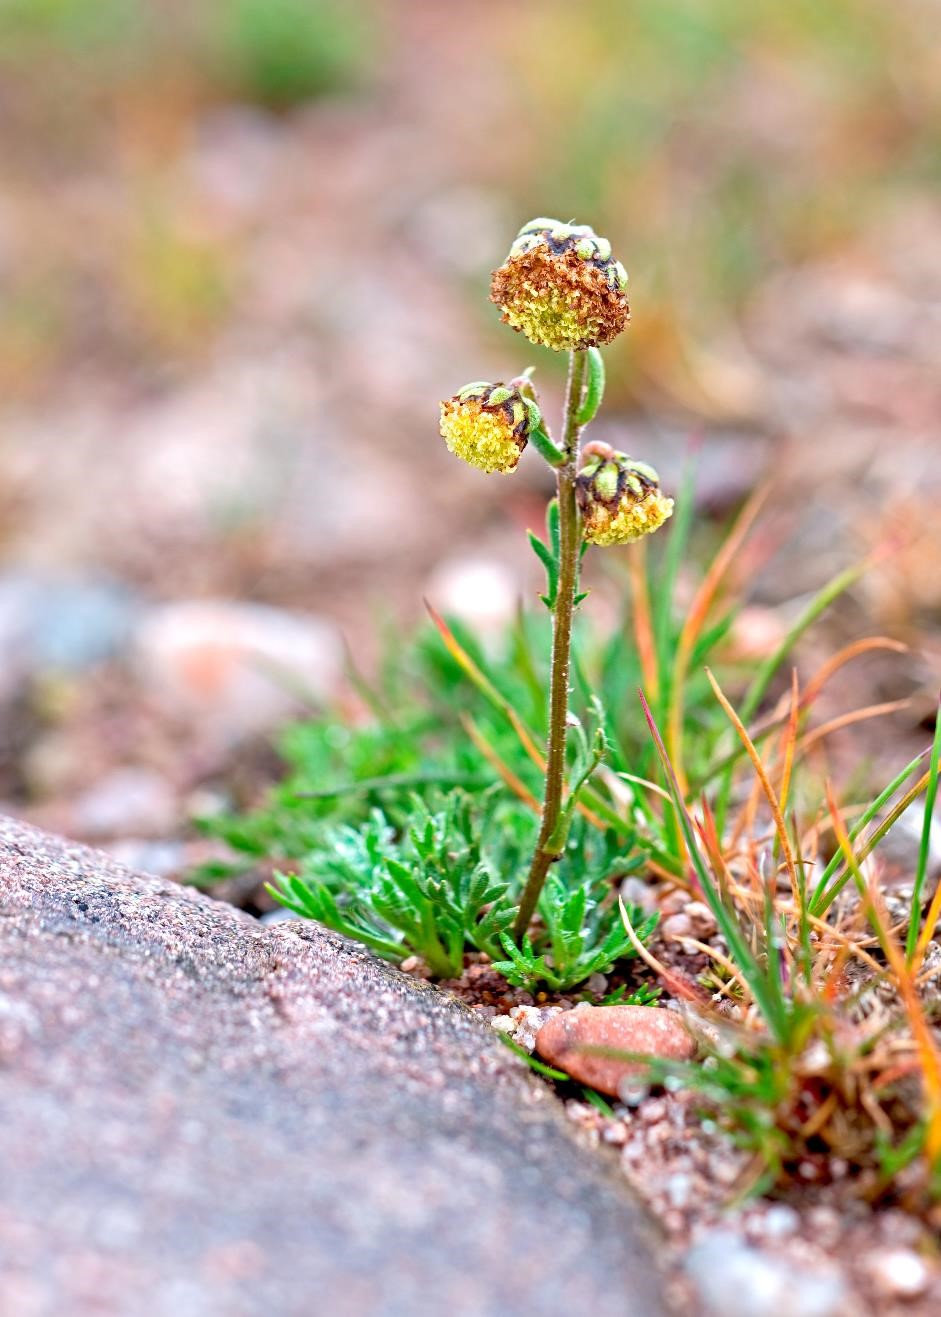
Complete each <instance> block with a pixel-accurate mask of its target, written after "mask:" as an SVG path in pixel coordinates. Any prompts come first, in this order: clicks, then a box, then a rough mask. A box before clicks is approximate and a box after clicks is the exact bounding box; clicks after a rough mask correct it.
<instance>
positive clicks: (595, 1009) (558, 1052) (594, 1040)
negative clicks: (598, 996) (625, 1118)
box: [536, 1005, 696, 1101]
mask: <svg viewBox="0 0 941 1317" xmlns="http://www.w3.org/2000/svg"><path fill="white" fill-rule="evenodd" d="M592 1047H598V1048H601V1047H604V1048H613V1049H616V1050H618V1051H622V1052H636V1053H640V1054H642V1055H644V1056H655V1057H665V1058H668V1059H671V1060H689V1059H691V1058H692V1057H693V1056H695V1054H696V1044H695V1042H694V1041H693V1039H692V1038H691V1037H690V1035H689V1034H688V1033H687V1031H686V1029H685V1027H684V1025H683V1023H682V1021H681V1020H680V1018H679V1016H678V1015H676V1014H675V1013H674V1012H673V1011H668V1010H664V1009H662V1008H659V1007H654V1006H587V1005H585V1006H582V1007H580V1008H579V1009H578V1010H574V1011H563V1012H561V1013H560V1014H558V1015H555V1016H553V1018H552V1019H550V1020H547V1021H546V1023H545V1024H544V1025H543V1026H542V1028H541V1029H540V1030H539V1032H538V1033H537V1034H536V1051H537V1052H538V1053H539V1055H540V1056H541V1057H542V1058H543V1059H544V1060H546V1061H548V1062H549V1064H550V1065H555V1066H558V1067H559V1068H560V1069H561V1070H564V1071H565V1072H566V1073H567V1074H569V1075H571V1076H572V1078H573V1079H577V1080H578V1081H579V1082H580V1083H582V1084H589V1085H590V1086H591V1087H592V1088H596V1089H597V1090H598V1092H599V1093H606V1094H608V1095H609V1096H610V1097H620V1098H621V1099H622V1101H626V1100H628V1099H627V1098H626V1097H625V1094H624V1091H623V1087H622V1085H623V1083H624V1081H625V1080H627V1081H628V1082H630V1081H631V1080H632V1079H635V1078H637V1077H638V1076H642V1075H643V1072H644V1066H643V1064H642V1063H638V1062H636V1061H622V1060H619V1059H617V1058H615V1057H610V1056H594V1055H591V1054H590V1053H588V1052H587V1051H586V1050H584V1049H587V1048H592Z"/></svg>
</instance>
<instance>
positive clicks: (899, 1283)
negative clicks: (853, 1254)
mask: <svg viewBox="0 0 941 1317" xmlns="http://www.w3.org/2000/svg"><path fill="white" fill-rule="evenodd" d="M869 1272H870V1275H871V1276H872V1279H873V1283H874V1284H875V1285H876V1286H877V1288H878V1289H879V1291H880V1293H882V1294H884V1295H885V1296H886V1297H892V1298H896V1299H915V1298H917V1297H918V1295H919V1294H924V1292H925V1290H926V1289H927V1288H928V1282H929V1280H930V1279H931V1273H930V1271H929V1270H928V1265H927V1263H926V1262H925V1261H924V1259H923V1258H920V1257H919V1256H918V1254H917V1253H913V1252H912V1251H911V1250H910V1249H907V1248H893V1249H884V1250H882V1251H881V1252H878V1253H874V1254H873V1256H872V1257H871V1258H870V1259H869Z"/></svg>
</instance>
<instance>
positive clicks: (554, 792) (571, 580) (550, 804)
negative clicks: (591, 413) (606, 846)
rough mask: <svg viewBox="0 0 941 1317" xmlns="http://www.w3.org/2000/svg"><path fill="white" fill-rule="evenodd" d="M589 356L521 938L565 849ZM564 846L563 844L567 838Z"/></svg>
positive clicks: (573, 380) (572, 454) (519, 921)
mask: <svg viewBox="0 0 941 1317" xmlns="http://www.w3.org/2000/svg"><path fill="white" fill-rule="evenodd" d="M585 365H586V356H585V353H584V352H573V353H572V354H571V358H570V361H569V378H568V388H567V390H566V395H565V415H564V419H563V427H562V450H563V454H564V458H565V461H564V463H563V465H562V466H560V467H558V468H557V470H556V481H557V486H558V497H559V587H558V593H557V597H556V603H555V610H554V612H553V615H552V667H551V672H550V678H549V736H548V742H547V748H546V786H545V795H544V797H543V805H542V823H541V825H540V828H539V837H538V839H537V841H536V849H535V851H534V853H533V859H532V864H531V865H530V868H529V877H528V878H527V879H526V886H525V888H524V889H523V896H522V900H521V901H520V908H519V911H518V913H517V916H516V920H515V922H514V924H513V936H514V937H515V938H516V940H517V942H519V941H520V940H521V939H522V937H523V935H524V934H525V933H526V930H527V929H528V928H529V921H530V920H531V919H532V917H533V911H534V910H535V909H536V902H537V901H538V900H539V893H540V892H541V891H542V888H543V884H544V883H545V881H546V875H547V874H548V872H549V868H550V866H551V865H552V864H553V863H554V862H555V861H556V860H558V859H559V856H560V855H561V849H559V848H556V847H553V846H551V845H550V844H549V843H550V840H551V838H552V836H553V833H554V832H555V831H556V825H557V823H558V821H559V815H560V813H561V811H562V803H563V793H564V786H565V738H566V732H567V730H568V708H569V670H570V667H571V654H572V617H573V614H574V612H575V592H576V589H577V586H578V559H579V525H578V504H577V503H576V501H575V476H576V473H577V471H578V440H579V436H580V434H581V429H582V427H581V424H580V422H579V419H578V416H579V412H580V410H581V406H582V394H583V392H584V387H585ZM563 845H564V843H563Z"/></svg>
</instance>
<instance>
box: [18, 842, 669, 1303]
mask: <svg viewBox="0 0 941 1317" xmlns="http://www.w3.org/2000/svg"><path fill="white" fill-rule="evenodd" d="M0 1048H2V1062H0V1130H2V1134H0V1221H2V1223H3V1228H2V1230H0V1311H3V1312H10V1313H14V1312H15V1313H22V1314H27V1313H35V1314H44V1313H68V1314H69V1315H70V1317H91V1315H92V1314H104V1313H126V1312H135V1313H139V1314H141V1317H218V1314H222V1313H225V1314H230V1313H231V1314H233V1317H256V1314H257V1317H270V1314H273V1313H278V1314H285V1317H289V1315H290V1314H299V1313H308V1312H311V1311H314V1310H316V1311H319V1312H325V1313H327V1312H336V1313H343V1314H344V1317H400V1315H401V1314H405V1313H409V1314H414V1315H415V1317H435V1315H436V1314H439V1313H443V1312H447V1313H449V1314H452V1315H453V1317H505V1314H507V1313H511V1312H526V1313H528V1314H531V1315H532V1317H571V1314H572V1313H576V1312H590V1313H592V1315H593V1317H661V1315H662V1314H663V1312H664V1306H663V1304H662V1302H661V1297H660V1284H659V1281H658V1279H657V1273H656V1267H655V1264H654V1260H653V1255H652V1252H651V1245H650V1243H649V1242H648V1241H647V1238H646V1234H645V1227H644V1224H643V1218H642V1217H641V1215H640V1213H639V1209H638V1208H637V1207H636V1205H635V1203H634V1200H633V1199H632V1198H631V1197H630V1195H629V1192H628V1190H627V1188H626V1186H625V1184H624V1183H623V1181H622V1180H621V1178H620V1176H619V1175H618V1173H617V1170H616V1168H615V1167H614V1166H613V1165H611V1164H609V1162H608V1161H607V1159H604V1160H602V1159H600V1157H599V1158H596V1155H595V1154H594V1153H593V1152H591V1151H590V1150H589V1149H587V1148H585V1147H583V1146H582V1145H581V1144H580V1143H578V1142H576V1141H575V1139H574V1138H573V1136H572V1134H571V1133H570V1131H569V1127H568V1124H567V1121H566V1119H565V1117H564V1114H563V1113H562V1109H561V1106H560V1104H559V1103H557V1102H556V1100H555V1099H554V1098H552V1096H551V1095H550V1094H549V1092H548V1090H547V1089H546V1088H545V1086H544V1085H542V1084H541V1083H540V1082H539V1081H537V1080H535V1079H534V1078H533V1077H532V1076H531V1075H530V1074H529V1073H528V1071H527V1070H526V1068H525V1066H524V1065H523V1063H522V1062H521V1061H520V1060H518V1059H517V1058H515V1057H514V1056H513V1055H512V1054H511V1053H510V1052H509V1051H508V1050H507V1049H506V1048H505V1047H503V1046H502V1044H501V1043H500V1042H499V1040H498V1039H496V1038H495V1037H494V1036H493V1033H492V1031H491V1030H490V1029H489V1028H488V1027H487V1026H486V1025H484V1024H483V1023H481V1022H480V1021H479V1020H478V1019H477V1018H476V1016H475V1015H474V1013H473V1012H472V1011H470V1010H468V1009H467V1008H466V1007H465V1006H464V1005H463V1004H462V1003H461V1002H459V1001H458V1000H456V999H455V998H452V997H449V996H448V995H446V994H442V993H440V992H439V991H438V990H437V989H435V988H432V987H430V986H429V985H427V984H423V983H420V982H418V981H416V980H414V979H411V978H409V977H407V976H406V975H403V974H400V973H398V972H397V971H395V970H393V969H391V968H389V967H388V966H386V965H383V964H381V963H379V962H378V961H376V960H375V959H374V958H373V957H372V956H371V955H369V953H367V952H366V951H365V950H364V949H363V948H361V947H358V946H354V945H353V944H351V943H349V942H347V941H346V940H345V939H342V938H340V937H338V936H336V935H335V934H333V933H329V932H327V931H326V930H324V929H322V928H320V927H319V926H317V925H315V924H311V923H309V922H307V921H300V920H291V921H288V922H285V923H277V924H273V925H268V926H263V925H261V924H259V923H258V922H257V921H256V920H253V919H251V918H250V917H249V916H248V915H246V914H244V913H242V912H240V911H236V910H234V909H232V908H231V907H228V906H225V905H223V904H221V903H219V902H216V901H212V900H210V899H209V898H208V897H207V896H205V895H203V894H201V893H197V892H195V891H194V890H192V889H190V888H182V887H178V886H175V885H173V884H171V883H167V882H165V881H162V880H160V879H157V878H144V877H141V876H139V875H135V874H133V873H130V872H128V871H127V870H125V869H123V868H122V867H121V866H120V865H118V864H116V863H115V862H114V861H113V860H110V859H109V858H107V857H105V856H101V855H98V854H96V853H94V852H91V851H88V850H85V849H83V848H81V847H73V846H69V845H68V844H66V843H63V842H60V841H57V840H55V839H53V838H50V837H46V836H43V835H42V834H40V833H37V832H35V831H33V830H32V829H28V828H25V827H22V826H20V825H17V824H14V823H13V822H10V821H0Z"/></svg>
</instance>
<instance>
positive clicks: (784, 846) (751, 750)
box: [706, 668, 798, 904]
mask: <svg viewBox="0 0 941 1317" xmlns="http://www.w3.org/2000/svg"><path fill="white" fill-rule="evenodd" d="M706 676H707V677H708V678H709V684H710V686H711V687H712V689H713V691H714V692H715V696H716V699H717V700H718V701H719V703H720V704H721V705H722V708H723V709H724V710H725V715H726V717H727V718H728V720H729V722H730V723H731V724H732V726H733V727H734V728H735V731H736V733H737V734H738V737H739V740H740V741H741V742H742V745H743V746H744V747H745V753H746V754H747V755H748V757H749V759H750V760H751V761H752V765H753V766H754V769H755V772H756V774H757V775H758V780H759V781H760V782H761V787H762V790H763V791H764V794H765V799H766V800H767V802H768V808H769V809H770V810H771V817H772V818H773V819H774V827H775V831H776V832H777V835H778V841H779V842H780V844H781V854H782V855H783V856H784V865H785V868H786V869H787V872H788V877H789V878H790V881H791V891H792V893H793V895H794V901H795V904H796V903H797V900H798V882H797V868H796V866H795V864H794V854H793V852H792V850H791V840H790V838H789V837H788V835H787V824H786V823H785V822H784V815H783V814H782V813H781V806H780V804H779V803H778V798H777V796H776V795H775V793H774V787H773V786H772V785H771V782H770V780H769V778H768V774H767V772H766V770H765V766H764V764H763V763H762V759H761V755H760V754H759V753H758V751H757V750H756V749H755V746H754V744H753V742H752V740H751V737H750V736H749V735H748V732H747V731H746V730H745V724H744V723H743V722H742V720H741V718H739V716H738V714H737V713H736V712H735V710H734V709H733V708H732V705H731V704H730V703H729V701H728V699H727V698H726V696H725V693H724V692H723V690H722V687H721V686H720V685H719V683H718V682H717V681H716V679H715V677H714V676H713V674H712V672H711V670H710V669H709V668H706Z"/></svg>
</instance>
